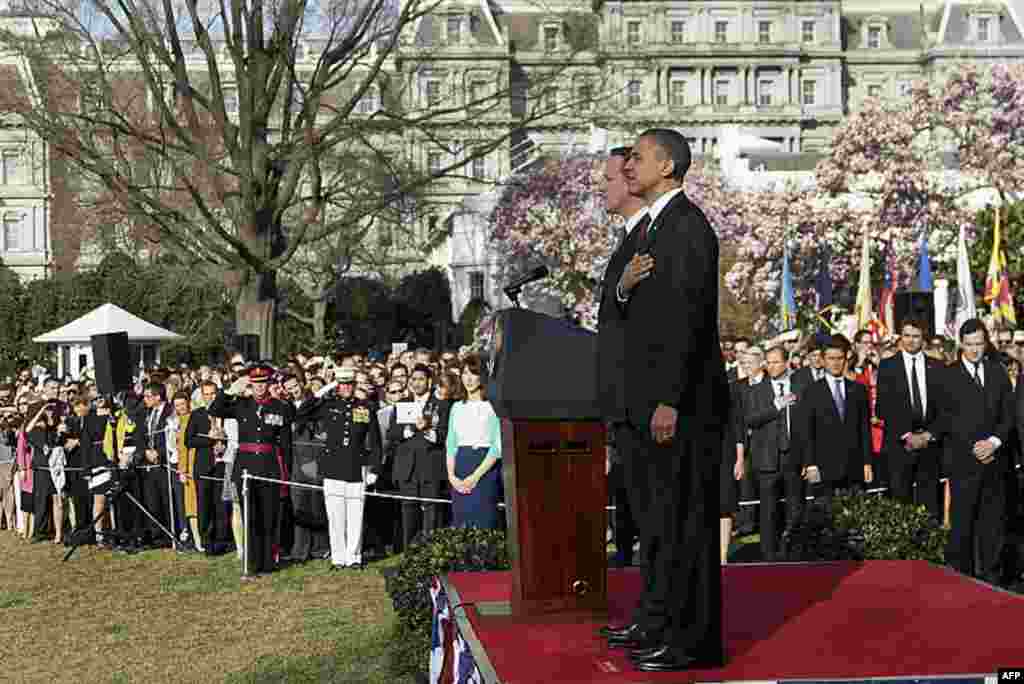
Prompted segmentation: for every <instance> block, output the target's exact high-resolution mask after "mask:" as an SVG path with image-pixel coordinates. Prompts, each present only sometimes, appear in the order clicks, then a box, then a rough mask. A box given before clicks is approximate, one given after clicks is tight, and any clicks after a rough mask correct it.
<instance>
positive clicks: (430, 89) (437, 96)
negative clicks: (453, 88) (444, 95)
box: [427, 81, 441, 107]
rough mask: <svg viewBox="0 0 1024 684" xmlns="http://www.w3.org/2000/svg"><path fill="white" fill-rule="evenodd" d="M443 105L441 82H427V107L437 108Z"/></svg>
mask: <svg viewBox="0 0 1024 684" xmlns="http://www.w3.org/2000/svg"><path fill="white" fill-rule="evenodd" d="M439 104H441V82H440V81H427V105H428V106H430V107H436V106H438V105H439Z"/></svg>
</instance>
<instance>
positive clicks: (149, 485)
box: [139, 382, 174, 546]
mask: <svg viewBox="0 0 1024 684" xmlns="http://www.w3.org/2000/svg"><path fill="white" fill-rule="evenodd" d="M166 393H167V390H166V389H165V388H164V386H163V385H162V384H160V383H158V382H151V383H149V384H148V385H146V387H145V388H144V389H143V392H142V402H143V404H144V405H145V407H146V409H145V410H146V413H145V416H146V422H145V431H144V432H141V433H140V434H141V435H142V439H143V441H144V443H143V445H142V449H143V452H142V453H143V460H142V463H141V465H142V466H166V465H167V420H168V419H169V418H170V417H171V412H172V411H173V407H172V406H171V404H170V402H168V401H167V394H166ZM139 484H140V488H141V492H142V504H143V506H145V507H146V510H147V511H149V512H150V513H151V514H152V515H153V517H155V518H156V519H157V520H158V521H160V524H161V525H163V526H164V527H166V528H167V529H168V530H171V531H174V523H173V521H172V520H171V508H170V503H169V499H168V491H167V490H168V480H167V471H166V470H165V468H162V467H161V468H146V469H140V470H139ZM142 530H143V531H142V534H143V542H144V543H145V544H154V545H156V546H167V545H169V544H170V540H168V539H167V537H166V536H165V535H164V532H163V531H162V530H161V529H160V527H159V526H158V525H157V524H156V523H155V522H154V521H152V520H150V519H149V518H148V517H146V518H145V520H144V521H142Z"/></svg>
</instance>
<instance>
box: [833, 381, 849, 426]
mask: <svg viewBox="0 0 1024 684" xmlns="http://www.w3.org/2000/svg"><path fill="white" fill-rule="evenodd" d="M841 382H842V380H841V379H840V380H836V381H834V382H833V384H832V396H833V398H834V399H835V402H836V410H837V411H839V419H840V420H846V399H845V398H844V397H843V390H842V389H840V387H839V383H841Z"/></svg>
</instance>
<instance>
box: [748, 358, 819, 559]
mask: <svg viewBox="0 0 1024 684" xmlns="http://www.w3.org/2000/svg"><path fill="white" fill-rule="evenodd" d="M765 358H766V359H767V370H768V377H767V378H766V381H765V382H762V383H760V384H757V385H754V386H752V387H750V389H749V392H748V393H747V405H746V413H747V416H746V418H747V420H746V423H747V426H748V427H749V428H750V463H751V466H752V467H753V469H754V473H755V477H756V479H757V483H758V498H760V500H761V556H762V558H763V559H764V560H766V561H770V560H774V559H775V551H776V542H777V541H778V525H777V522H778V520H777V519H778V506H777V505H776V504H775V500H776V498H777V497H778V490H779V486H780V485H782V488H783V489H784V491H785V494H786V525H787V527H792V526H793V525H794V524H795V523H796V521H797V520H799V519H800V514H801V511H802V509H803V505H802V504H803V496H804V487H803V479H802V478H801V465H802V464H801V457H800V427H801V425H802V419H801V416H800V413H799V412H800V410H801V408H802V406H801V404H800V401H799V400H800V397H801V396H803V394H804V392H806V390H807V388H808V384H806V380H803V379H801V378H800V377H798V376H797V375H796V374H795V373H790V372H788V369H787V363H786V351H785V349H783V348H782V347H772V348H771V349H769V350H768V351H767V353H766V354H765Z"/></svg>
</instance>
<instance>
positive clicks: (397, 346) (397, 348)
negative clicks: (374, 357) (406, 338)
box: [391, 342, 409, 354]
mask: <svg viewBox="0 0 1024 684" xmlns="http://www.w3.org/2000/svg"><path fill="white" fill-rule="evenodd" d="M408 348H409V343H408V342H392V343H391V353H392V354H401V353H402V352H404V351H405V350H407V349H408Z"/></svg>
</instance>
